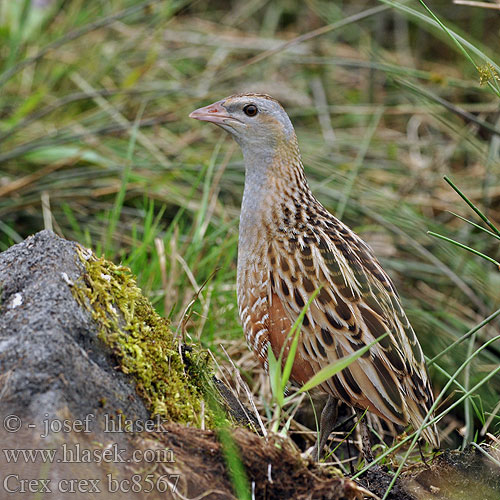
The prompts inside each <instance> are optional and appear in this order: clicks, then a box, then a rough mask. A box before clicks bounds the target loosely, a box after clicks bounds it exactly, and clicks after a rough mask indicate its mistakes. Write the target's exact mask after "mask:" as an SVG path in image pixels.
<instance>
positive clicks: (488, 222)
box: [444, 175, 500, 236]
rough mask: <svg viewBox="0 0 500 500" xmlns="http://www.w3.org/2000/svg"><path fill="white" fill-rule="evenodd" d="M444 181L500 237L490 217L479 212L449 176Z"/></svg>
mask: <svg viewBox="0 0 500 500" xmlns="http://www.w3.org/2000/svg"><path fill="white" fill-rule="evenodd" d="M444 180H445V181H446V182H447V183H448V184H449V185H450V186H451V187H452V188H453V190H454V191H455V192H456V193H457V194H458V195H459V196H460V197H461V198H462V199H463V200H464V201H465V203H467V205H469V207H471V208H472V210H474V212H476V214H477V215H478V216H479V217H481V219H482V220H483V221H484V222H485V223H486V224H487V225H488V226H489V227H490V228H491V229H492V230H493V231H494V232H495V233H496V234H497V235H498V236H500V231H499V230H498V229H497V228H496V227H495V225H494V224H493V223H492V222H491V221H490V220H489V219H488V217H486V215H484V214H483V212H481V210H479V208H477V207H476V205H474V203H472V201H470V200H469V198H467V196H465V194H464V193H462V191H460V189H459V188H458V187H457V186H455V184H453V181H452V180H451V179H450V178H449V177H448V176H446V175H445V176H444Z"/></svg>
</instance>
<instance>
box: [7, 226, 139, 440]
mask: <svg viewBox="0 0 500 500" xmlns="http://www.w3.org/2000/svg"><path fill="white" fill-rule="evenodd" d="M83 272H84V266H83V265H82V263H81V262H80V261H79V259H78V257H77V254H76V243H74V242H70V241H66V240H64V239H62V238H60V237H58V236H56V235H55V234H54V233H52V232H51V231H41V232H40V233H37V234H35V235H34V236H31V237H30V238H28V239H26V240H25V241H23V242H22V243H20V244H18V245H15V246H13V247H11V248H9V249H8V250H7V251H5V252H3V253H1V254H0V408H1V410H0V417H1V418H2V419H3V418H4V417H5V416H6V415H10V414H14V415H18V416H20V417H21V418H23V419H29V420H30V421H32V422H33V423H34V424H35V425H37V427H38V426H39V425H42V421H43V420H44V419H49V420H50V419H55V418H61V416H63V415H68V414H69V415H70V417H71V419H82V418H84V417H85V416H86V415H88V414H91V413H92V414H94V415H95V418H94V419H92V422H93V425H95V424H96V423H97V424H98V426H99V427H100V428H101V429H102V427H103V421H104V420H103V416H104V414H116V412H123V414H124V415H125V416H126V417H127V418H130V419H133V420H135V419H140V420H144V419H147V418H148V411H147V410H146V408H145V406H144V404H143V402H142V401H141V400H140V399H139V398H138V397H137V396H136V393H135V388H134V384H133V382H132V380H131V379H130V378H129V377H128V376H127V375H125V374H123V373H122V372H119V371H116V370H115V369H114V367H115V366H116V365H117V362H116V360H114V359H113V356H112V354H111V353H110V350H109V349H108V348H107V347H106V346H105V345H104V343H103V342H102V341H101V340H99V338H98V336H97V333H98V328H97V325H96V324H95V322H94V320H93V319H92V317H91V315H90V313H89V312H88V311H86V310H84V309H83V308H82V307H80V305H79V304H78V303H77V302H76V300H75V299H74V298H73V295H72V293H71V283H72V282H75V281H76V280H77V279H78V278H79V277H80V276H81V275H82V273H83ZM104 401H105V404H104V407H103V404H102V403H103V402H104ZM93 430H97V431H98V430H99V429H93Z"/></svg>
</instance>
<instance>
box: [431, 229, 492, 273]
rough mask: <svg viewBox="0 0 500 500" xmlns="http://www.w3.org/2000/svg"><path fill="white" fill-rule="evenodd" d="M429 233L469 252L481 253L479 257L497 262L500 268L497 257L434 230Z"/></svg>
mask: <svg viewBox="0 0 500 500" xmlns="http://www.w3.org/2000/svg"><path fill="white" fill-rule="evenodd" d="M427 234H429V235H431V236H434V237H435V238H439V239H441V240H444V241H447V242H448V243H452V244H453V245H455V246H457V247H460V248H463V249H464V250H468V251H469V252H471V253H473V254H475V255H479V257H482V258H483V259H485V260H487V261H489V262H491V263H493V264H495V265H496V266H497V267H499V268H500V262H497V261H496V260H495V259H493V258H491V257H488V255H485V254H484V253H481V252H479V251H478V250H476V249H474V248H471V247H468V246H467V245H464V244H463V243H460V242H459V241H455V240H452V239H451V238H447V237H446V236H443V235H441V234H437V233H434V232H433V231H427Z"/></svg>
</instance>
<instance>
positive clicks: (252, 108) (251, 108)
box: [243, 104, 259, 116]
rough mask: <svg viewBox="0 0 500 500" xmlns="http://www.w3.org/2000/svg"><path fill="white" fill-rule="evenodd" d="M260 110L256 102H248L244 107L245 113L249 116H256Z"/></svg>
mask: <svg viewBox="0 0 500 500" xmlns="http://www.w3.org/2000/svg"><path fill="white" fill-rule="evenodd" d="M258 112H259V110H258V109H257V106H256V105H255V104H247V105H246V106H245V107H244V108H243V113H245V114H246V115H247V116H255V115H256V114H257V113H258Z"/></svg>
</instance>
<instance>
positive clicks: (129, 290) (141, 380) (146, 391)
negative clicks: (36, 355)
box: [72, 247, 212, 426]
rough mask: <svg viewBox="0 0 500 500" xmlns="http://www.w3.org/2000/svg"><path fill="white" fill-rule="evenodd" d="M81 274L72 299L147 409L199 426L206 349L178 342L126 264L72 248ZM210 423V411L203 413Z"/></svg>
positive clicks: (206, 381) (207, 375)
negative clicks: (94, 326)
mask: <svg viewBox="0 0 500 500" xmlns="http://www.w3.org/2000/svg"><path fill="white" fill-rule="evenodd" d="M78 255H79V257H80V259H81V261H82V263H83V264H84V265H85V268H86V271H87V272H86V274H85V275H84V276H83V277H82V278H81V280H79V281H78V282H77V283H75V286H74V287H72V289H73V295H74V296H75V298H76V299H77V300H78V302H79V303H80V304H81V305H82V306H84V307H86V308H87V309H89V310H90V312H91V313H92V316H93V318H94V319H95V320H96V322H97V324H98V325H100V332H99V336H100V338H101V339H102V340H103V341H104V342H105V343H106V344H107V345H108V346H109V347H110V348H111V350H112V351H113V353H114V354H115V355H116V356H117V358H118V360H119V363H120V367H121V369H122V371H123V372H125V373H128V374H130V375H131V376H132V377H133V378H134V380H135V382H136V389H137V392H138V393H139V395H140V396H141V397H142V398H143V400H144V401H145V403H146V405H147V406H148V408H149V410H150V412H151V414H152V415H153V416H154V415H160V416H161V417H163V418H165V419H168V420H171V421H175V422H179V423H184V424H192V425H196V426H199V425H201V420H200V418H201V417H200V414H201V413H202V411H201V408H202V401H203V400H204V397H206V395H207V391H210V390H211V383H210V380H211V375H212V368H211V365H210V360H209V357H208V353H207V352H205V351H202V350H201V349H200V348H198V347H197V346H185V345H182V344H181V342H180V340H179V339H178V338H175V336H174V335H173V333H172V331H171V329H170V325H169V322H168V321H167V320H166V319H165V318H162V317H161V316H159V315H158V313H157V312H156V311H155V310H154V308H153V306H152V305H151V303H150V302H149V300H148V299H147V298H146V297H144V295H143V294H142V292H141V291H140V289H139V288H138V287H137V285H136V281H135V279H134V277H133V275H132V273H131V271H130V269H128V268H127V267H123V266H117V265H116V264H113V263H112V262H110V261H108V260H105V259H104V258H100V259H98V258H96V257H95V256H94V255H93V254H91V253H90V252H89V251H88V250H86V249H83V248H80V247H79V248H78ZM204 418H205V426H210V424H211V421H212V415H211V412H209V411H208V412H206V414H205V416H204Z"/></svg>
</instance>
